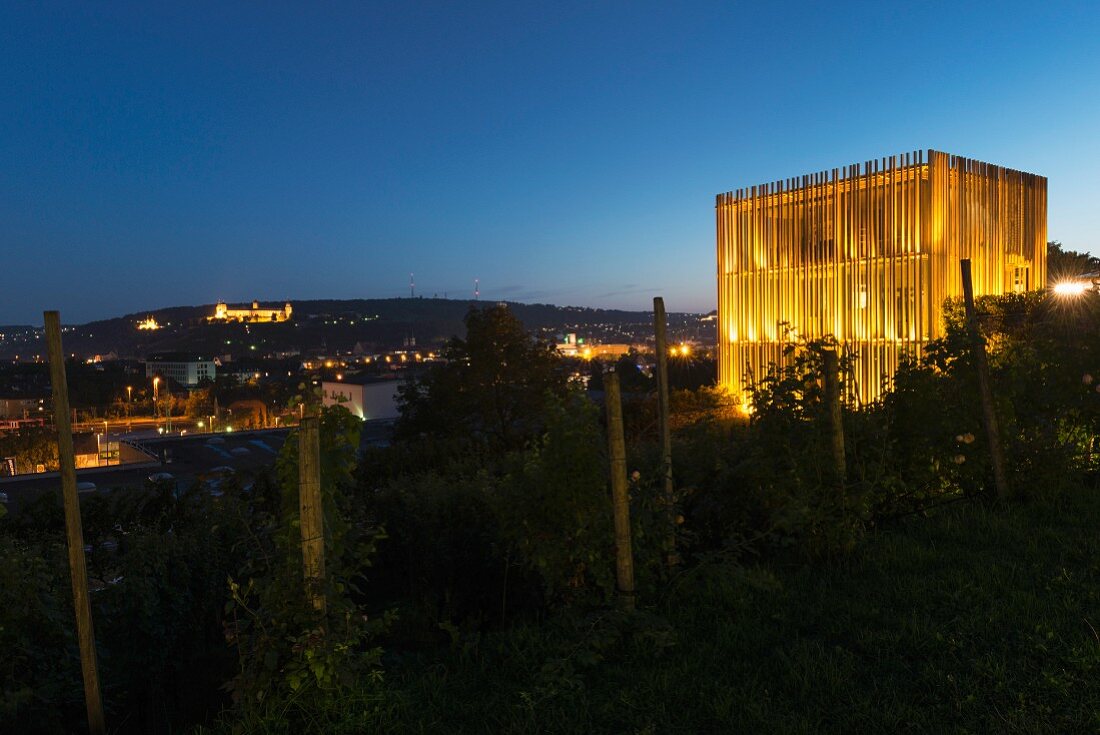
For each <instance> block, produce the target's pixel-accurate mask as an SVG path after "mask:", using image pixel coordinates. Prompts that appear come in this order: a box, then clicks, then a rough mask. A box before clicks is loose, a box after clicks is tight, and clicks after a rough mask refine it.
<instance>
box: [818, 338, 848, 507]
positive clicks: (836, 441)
mask: <svg viewBox="0 0 1100 735" xmlns="http://www.w3.org/2000/svg"><path fill="white" fill-rule="evenodd" d="M821 359H822V364H823V370H824V373H825V406H826V410H827V411H828V416H829V435H830V445H831V449H832V455H833V475H834V478H833V479H834V480H835V482H836V483H837V486H838V487H839V489H840V492H841V495H842V496H843V494H844V492H845V481H846V479H847V478H846V475H847V463H846V462H845V459H844V414H843V413H842V412H841V408H840V359H839V357H838V356H837V354H836V349H835V348H829V347H827V348H825V349H824V350H822V352H821ZM842 499H843V498H842Z"/></svg>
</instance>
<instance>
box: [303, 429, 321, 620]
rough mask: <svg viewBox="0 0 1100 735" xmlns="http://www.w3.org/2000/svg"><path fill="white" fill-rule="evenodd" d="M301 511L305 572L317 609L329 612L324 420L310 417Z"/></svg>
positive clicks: (305, 436)
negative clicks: (325, 587)
mask: <svg viewBox="0 0 1100 735" xmlns="http://www.w3.org/2000/svg"><path fill="white" fill-rule="evenodd" d="M298 512H299V519H300V525H301V529H302V571H303V576H304V578H305V584H306V593H307V594H308V595H309V598H310V601H311V602H312V603H313V609H314V610H318V611H320V612H321V613H322V614H323V613H324V612H325V609H326V604H325V595H324V591H323V585H324V579H325V528H324V509H323V506H322V504H321V431H320V419H318V418H317V417H316V416H306V417H304V418H303V419H302V421H301V423H300V424H299V426H298Z"/></svg>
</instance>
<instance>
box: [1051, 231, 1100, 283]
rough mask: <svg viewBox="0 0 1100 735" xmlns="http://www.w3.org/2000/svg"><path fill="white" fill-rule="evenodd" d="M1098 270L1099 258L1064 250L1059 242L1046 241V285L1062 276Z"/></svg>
mask: <svg viewBox="0 0 1100 735" xmlns="http://www.w3.org/2000/svg"><path fill="white" fill-rule="evenodd" d="M1098 272H1100V258H1097V257H1096V256H1095V255H1090V254H1089V253H1079V252H1077V251H1075V250H1066V249H1065V248H1063V247H1062V243H1060V242H1048V243H1047V284H1046V285H1047V286H1053V285H1054V284H1055V283H1057V282H1058V281H1059V280H1061V279H1062V278H1072V277H1075V276H1080V275H1084V274H1086V273H1098Z"/></svg>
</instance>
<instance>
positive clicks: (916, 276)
mask: <svg viewBox="0 0 1100 735" xmlns="http://www.w3.org/2000/svg"><path fill="white" fill-rule="evenodd" d="M1046 193H1047V190H1046V179H1045V178H1044V177H1042V176H1036V175H1034V174H1028V173H1024V172H1021V171H1015V170H1012V169H1007V168H1002V167H1000V166H994V165H991V164H987V163H982V162H980V161H973V160H970V159H966V158H961V157H959V156H952V155H949V154H946V153H941V152H938V151H927V152H925V151H918V152H916V153H913V154H906V155H904V156H893V157H890V158H888V159H882V160H881V161H870V162H868V163H866V164H859V165H852V166H846V167H844V168H840V169H835V168H834V169H832V170H831V171H823V172H820V173H817V174H813V175H809V176H801V177H798V178H793V179H787V180H786V181H776V182H773V183H769V184H764V185H761V186H754V187H750V188H747V189H741V190H738V191H734V192H728V193H725V194H720V195H718V197H717V202H716V207H715V209H716V215H717V223H716V224H717V260H718V321H719V323H720V324H723V325H725V328H723V329H721V330H719V335H718V336H719V354H718V375H719V382H720V383H721V384H722V385H723V386H725V387H726V388H727V389H729V390H730V391H732V392H733V393H734V394H738V393H740V392H741V391H742V389H743V388H744V386H745V385H746V383H747V382H748V381H749V380H750V379H759V378H760V377H762V376H763V375H764V374H765V373H766V371H767V366H768V365H769V364H770V363H782V362H783V361H784V360H785V359H786V357H785V355H786V354H787V352H788V348H789V347H790V346H792V345H794V344H799V343H802V342H805V341H811V340H820V339H826V338H833V339H836V340H838V341H841V342H842V343H843V344H844V347H845V349H846V350H847V351H848V353H849V354H851V355H852V356H853V357H855V358H856V360H855V362H854V366H853V372H852V373H851V374H850V375H847V376H846V385H847V389H848V391H849V393H850V395H851V396H853V397H858V398H859V399H860V400H862V401H864V402H867V401H872V400H874V399H875V398H876V397H877V396H878V395H880V394H881V391H882V385H883V377H884V376H887V377H888V376H892V375H893V374H894V372H895V371H896V370H897V367H898V364H899V362H900V359H901V357H902V355H903V354H904V353H906V352H910V353H919V351H920V350H921V348H922V347H923V346H924V345H925V344H926V343H927V342H928V341H929V340H931V339H935V338H937V337H939V336H940V335H941V334H942V331H943V325H942V306H943V303H944V300H945V299H947V298H956V297H960V296H961V295H962V282H961V275H960V271H959V261H960V259H962V258H969V259H970V260H971V263H972V264H973V275H974V292H975V294H976V295H979V296H980V295H986V294H1003V293H1013V292H1022V291H1028V290H1034V289H1036V288H1039V287H1041V285H1042V284H1044V283H1045V282H1046V234H1047V232H1046V208H1047V205H1046V202H1047V200H1046Z"/></svg>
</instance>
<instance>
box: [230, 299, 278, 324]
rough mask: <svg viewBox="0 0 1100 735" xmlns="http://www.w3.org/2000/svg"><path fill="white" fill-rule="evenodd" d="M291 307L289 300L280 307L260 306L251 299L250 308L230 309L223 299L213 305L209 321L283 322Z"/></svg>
mask: <svg viewBox="0 0 1100 735" xmlns="http://www.w3.org/2000/svg"><path fill="white" fill-rule="evenodd" d="M292 311H293V309H292V307H291V306H290V302H289V301H288V302H286V303H285V304H283V306H282V307H278V306H266V305H265V306H261V305H260V302H259V301H253V302H252V306H251V308H246V309H231V308H230V307H229V305H228V304H226V303H225V302H224V301H219V302H218V303H217V304H216V305H215V306H214V316H212V317H210V320H211V321H221V322H285V321H286V320H288V319H290V315H291V313H292Z"/></svg>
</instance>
